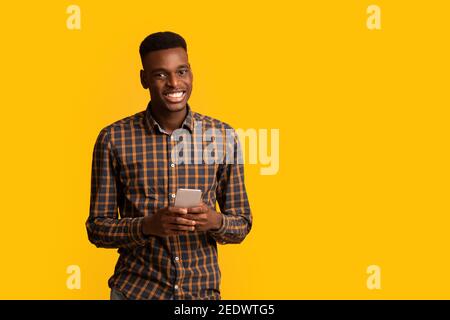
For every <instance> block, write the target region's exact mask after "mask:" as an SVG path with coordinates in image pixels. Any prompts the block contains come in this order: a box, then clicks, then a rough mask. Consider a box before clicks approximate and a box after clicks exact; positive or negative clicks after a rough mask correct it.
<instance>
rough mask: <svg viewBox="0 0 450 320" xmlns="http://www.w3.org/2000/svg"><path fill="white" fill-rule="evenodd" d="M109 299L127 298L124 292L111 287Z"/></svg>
mask: <svg viewBox="0 0 450 320" xmlns="http://www.w3.org/2000/svg"><path fill="white" fill-rule="evenodd" d="M110 299H111V300H127V298H126V297H125V296H124V294H123V293H122V292H120V291H119V290H116V289H111V294H110Z"/></svg>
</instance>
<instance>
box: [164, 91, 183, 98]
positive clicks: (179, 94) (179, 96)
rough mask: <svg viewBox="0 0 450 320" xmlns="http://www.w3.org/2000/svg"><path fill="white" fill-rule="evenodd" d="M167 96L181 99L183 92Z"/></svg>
mask: <svg viewBox="0 0 450 320" xmlns="http://www.w3.org/2000/svg"><path fill="white" fill-rule="evenodd" d="M167 96H169V97H171V98H181V97H182V96H183V92H181V91H180V92H174V93H168V94H167Z"/></svg>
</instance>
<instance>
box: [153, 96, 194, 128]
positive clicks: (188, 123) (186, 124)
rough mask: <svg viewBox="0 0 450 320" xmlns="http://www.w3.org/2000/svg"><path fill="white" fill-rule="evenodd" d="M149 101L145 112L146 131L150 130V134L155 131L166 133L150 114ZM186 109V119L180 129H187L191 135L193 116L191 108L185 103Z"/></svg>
mask: <svg viewBox="0 0 450 320" xmlns="http://www.w3.org/2000/svg"><path fill="white" fill-rule="evenodd" d="M151 103H152V102H151V101H150V102H149V103H148V105H147V109H146V110H145V122H146V124H147V127H148V129H149V130H150V133H152V134H153V133H155V129H156V130H159V131H160V132H162V133H166V134H167V132H166V131H165V130H164V129H163V128H162V127H161V126H160V125H159V123H158V122H157V121H156V120H155V118H153V116H152V113H151V112H150V109H151ZM186 109H187V115H186V118H184V121H183V123H182V124H181V128H187V129H188V130H189V131H190V132H191V133H192V130H193V129H194V115H193V112H192V110H191V107H190V106H189V104H188V103H186Z"/></svg>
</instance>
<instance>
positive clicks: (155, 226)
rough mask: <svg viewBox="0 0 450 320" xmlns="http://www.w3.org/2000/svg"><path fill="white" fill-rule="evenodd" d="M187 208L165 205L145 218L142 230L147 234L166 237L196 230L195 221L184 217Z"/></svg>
mask: <svg viewBox="0 0 450 320" xmlns="http://www.w3.org/2000/svg"><path fill="white" fill-rule="evenodd" d="M186 214H187V209H186V208H179V207H165V208H162V209H160V210H158V211H157V212H156V213H155V214H153V215H152V216H146V217H145V218H144V224H143V227H142V231H143V232H144V234H145V235H154V236H160V237H166V236H171V235H177V234H183V233H186V232H189V231H194V230H195V221H193V220H189V219H186V218H183V215H186Z"/></svg>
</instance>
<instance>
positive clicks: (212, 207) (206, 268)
mask: <svg viewBox="0 0 450 320" xmlns="http://www.w3.org/2000/svg"><path fill="white" fill-rule="evenodd" d="M139 51H140V56H141V60H142V65H143V70H141V74H140V76H141V83H142V86H143V87H144V89H149V91H150V97H151V100H150V102H149V104H148V106H147V109H146V110H145V111H142V112H139V113H137V114H135V115H133V116H130V117H127V118H125V119H122V120H119V121H117V122H115V123H113V124H111V125H109V126H107V127H105V128H104V129H103V130H101V132H100V134H99V136H98V138H97V141H96V143H95V147H94V153H93V161H92V181H91V205H90V215H89V218H88V220H87V221H86V228H87V232H88V237H89V240H90V241H91V242H92V243H93V244H95V245H96V246H97V247H102V248H118V249H119V250H118V252H119V259H118V261H117V264H116V267H115V271H114V274H113V276H112V277H111V278H110V279H109V282H108V283H109V287H110V288H111V299H220V298H221V296H220V288H219V286H220V276H221V273H220V269H219V264H218V258H217V242H218V243H221V244H226V243H240V242H242V241H243V240H244V238H245V237H246V236H247V234H248V233H249V232H250V229H251V226H252V214H251V211H250V206H249V202H248V199H247V194H246V190H245V185H244V171H243V165H242V162H240V161H239V160H240V159H241V158H239V156H238V155H239V154H240V151H241V150H240V147H239V140H238V139H237V137H236V135H235V134H234V131H233V129H232V128H231V127H230V126H229V125H227V124H225V123H223V122H221V121H219V120H216V119H213V118H211V117H208V116H205V115H201V114H199V113H196V112H193V111H192V110H191V108H190V106H189V104H188V99H189V97H190V95H191V91H192V79H193V76H192V71H191V68H190V64H189V62H188V55H187V46H186V42H185V40H184V39H183V38H182V37H181V36H180V35H178V34H175V33H172V32H158V33H154V34H151V35H149V36H148V37H147V38H145V39H144V41H143V42H142V43H141V45H140V50H139ZM230 132H232V133H233V135H232V137H233V138H232V139H228V140H227V141H226V143H221V139H222V138H223V139H224V140H226V139H225V138H226V137H228V138H229V137H230V135H229V133H230ZM180 137H182V138H180ZM180 145H181V146H183V147H184V148H181V149H180ZM211 145H213V147H215V148H212V147H211ZM230 146H231V147H230ZM199 150H200V152H199ZM211 150H213V151H212V152H210V153H208V152H209V151H211ZM224 150H225V152H222V151H224ZM174 151H175V152H174ZM178 151H182V152H178ZM230 151H231V152H230ZM177 152H178V153H177ZM182 153H184V154H183V155H182ZM207 154H209V155H211V156H212V157H213V158H214V159H215V160H218V161H214V162H211V161H210V160H211V159H201V158H203V156H205V155H207ZM230 154H231V156H230ZM177 155H178V156H179V157H181V158H177ZM205 158H208V157H207V156H206V157H205ZM180 159H181V160H184V161H180ZM199 159H201V160H202V161H199ZM225 159H226V160H227V161H225ZM193 160H194V161H193ZM230 160H231V161H230ZM179 188H188V189H200V190H201V191H202V201H203V202H202V203H201V204H199V205H198V206H196V207H192V208H181V207H175V206H174V203H175V197H176V193H177V190H178V189H179ZM216 201H217V203H218V204H219V208H220V212H217V211H216ZM119 212H120V218H119Z"/></svg>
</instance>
